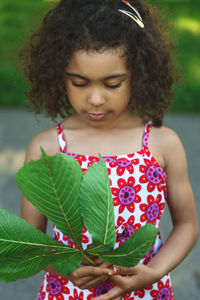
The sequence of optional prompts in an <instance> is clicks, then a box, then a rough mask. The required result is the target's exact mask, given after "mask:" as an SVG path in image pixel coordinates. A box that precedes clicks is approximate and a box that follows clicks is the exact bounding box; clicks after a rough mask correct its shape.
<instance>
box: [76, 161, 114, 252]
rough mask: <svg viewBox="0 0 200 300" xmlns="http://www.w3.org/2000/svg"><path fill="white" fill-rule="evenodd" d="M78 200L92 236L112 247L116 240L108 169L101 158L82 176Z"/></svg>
mask: <svg viewBox="0 0 200 300" xmlns="http://www.w3.org/2000/svg"><path fill="white" fill-rule="evenodd" d="M79 202H80V205H81V214H82V218H83V222H84V224H85V226H86V227H87V229H88V231H89V232H90V234H91V236H92V238H93V239H94V240H96V241H99V242H100V243H102V244H104V245H106V246H108V247H110V248H112V247H113V246H114V244H115V242H116V232H115V225H114V208H113V200H112V194H111V189H110V182H109V178H108V171H107V168H106V165H105V162H104V160H103V159H102V158H100V161H99V163H98V164H93V165H92V166H91V167H89V168H88V170H87V171H86V173H85V175H84V176H83V180H82V183H81V189H80V194H79Z"/></svg>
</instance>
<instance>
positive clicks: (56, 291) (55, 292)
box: [47, 273, 69, 300]
mask: <svg viewBox="0 0 200 300" xmlns="http://www.w3.org/2000/svg"><path fill="white" fill-rule="evenodd" d="M67 283H68V280H67V279H65V278H62V277H59V276H56V275H52V274H50V273H48V274H47V292H49V295H48V300H54V299H56V300H64V299H65V298H64V296H63V294H69V289H68V287H66V286H65V284H67Z"/></svg>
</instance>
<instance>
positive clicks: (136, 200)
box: [37, 122, 173, 300]
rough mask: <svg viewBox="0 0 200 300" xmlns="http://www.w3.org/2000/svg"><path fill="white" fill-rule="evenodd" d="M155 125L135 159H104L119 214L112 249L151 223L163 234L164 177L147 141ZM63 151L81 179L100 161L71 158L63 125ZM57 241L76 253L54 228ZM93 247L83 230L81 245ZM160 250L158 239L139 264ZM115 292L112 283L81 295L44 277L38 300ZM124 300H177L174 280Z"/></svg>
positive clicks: (70, 285)
mask: <svg viewBox="0 0 200 300" xmlns="http://www.w3.org/2000/svg"><path fill="white" fill-rule="evenodd" d="M150 130H151V123H150V122H148V123H147V124H146V126H145V129H144V134H143V141H142V149H141V150H140V151H137V152H135V153H132V154H128V155H127V154H126V155H116V156H104V157H103V158H104V161H105V162H106V166H107V170H108V174H109V179H110V186H111V191H112V196H113V206H114V214H115V228H116V236H117V238H116V244H115V247H114V248H117V247H119V246H120V245H121V244H122V243H124V242H125V241H126V240H127V239H128V238H129V237H130V236H131V235H132V234H134V232H136V231H137V230H138V229H139V228H140V227H141V226H144V225H145V224H147V223H149V222H151V223H152V224H153V225H154V226H156V228H159V222H160V218H161V216H162V214H163V211H164V207H165V199H166V196H167V191H166V174H165V172H164V170H163V169H162V168H161V167H160V166H159V164H158V163H157V161H156V160H155V158H154V157H153V155H152V154H151V152H150V151H149V148H148V139H149V134H150ZM57 132H58V140H59V145H60V151H61V152H63V153H66V155H70V156H72V157H74V159H76V160H77V161H78V162H79V164H80V165H81V168H82V170H83V173H84V172H85V171H86V170H87V169H88V167H89V166H90V165H91V164H93V163H96V162H98V161H99V158H98V157H97V156H89V155H80V154H75V153H69V152H67V149H66V141H65V137H64V133H63V128H62V123H58V124H57ZM53 234H54V238H55V239H56V240H57V241H59V242H61V243H64V244H66V245H69V246H71V247H75V245H74V243H73V241H72V240H71V239H70V238H68V237H67V236H65V235H63V234H62V232H60V231H59V230H58V229H57V228H56V226H53ZM91 243H92V238H91V236H90V234H89V232H88V231H87V229H86V228H85V227H84V228H83V232H82V245H83V248H84V249H86V248H87V247H88V246H89V245H90V244H91ZM161 246H162V243H161V237H160V233H159V232H158V234H157V238H156V241H155V243H154V245H153V247H152V248H151V250H150V251H149V252H148V253H147V254H146V255H145V256H144V257H143V259H142V260H141V261H140V262H141V263H143V264H147V263H148V261H149V260H150V259H151V258H152V256H153V255H155V254H156V253H157V251H158V250H159V248H160V247H161ZM113 287H114V284H113V283H112V282H110V281H108V280H107V281H105V282H103V283H102V284H100V285H98V286H97V287H94V288H92V289H85V290H81V289H79V288H78V287H77V286H76V285H74V284H73V283H72V282H71V281H70V280H67V279H65V278H62V277H59V276H56V275H53V274H50V273H48V272H47V273H46V274H45V275H44V279H43V283H42V286H41V288H40V292H39V295H38V298H37V299H38V300H44V299H45V300H65V299H69V300H78V299H80V300H90V299H91V298H93V297H95V296H99V295H101V294H105V293H106V292H108V291H109V290H110V289H112V288H113ZM123 299H124V300H140V299H145V300H151V299H152V300H173V293H172V289H171V282H170V276H169V274H167V275H166V276H164V277H163V278H162V279H161V280H159V281H158V282H156V283H154V284H152V285H150V286H147V287H145V288H143V289H140V290H134V291H133V292H131V293H128V294H127V295H125V296H124V297H123Z"/></svg>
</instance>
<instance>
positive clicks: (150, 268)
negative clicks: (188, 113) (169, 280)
mask: <svg viewBox="0 0 200 300" xmlns="http://www.w3.org/2000/svg"><path fill="white" fill-rule="evenodd" d="M163 134H167V138H166V141H165V143H164V145H163V146H164V159H165V162H166V169H165V170H166V174H167V188H168V199H167V202H168V206H169V209H170V213H171V217H172V222H173V229H172V232H171V233H170V235H169V237H168V239H167V240H166V242H165V243H164V245H163V246H162V247H161V248H160V250H159V251H158V253H157V254H156V255H155V256H154V257H153V258H152V259H151V260H150V261H149V263H148V264H147V265H142V264H139V265H137V266H136V267H133V268H122V267H117V266H116V274H120V275H114V276H112V277H111V279H112V281H113V282H114V283H115V284H116V285H117V286H116V287H115V288H113V289H112V290H111V291H110V292H109V293H107V294H106V295H102V296H100V297H98V298H97V299H98V300H107V299H109V300H112V299H114V298H115V297H117V296H119V295H124V294H126V293H128V292H130V291H133V290H137V289H142V288H144V287H145V286H148V285H151V284H153V283H154V282H157V281H159V280H160V279H161V278H162V277H163V276H164V275H165V274H167V273H168V272H170V271H171V270H173V269H174V268H175V267H176V266H177V265H178V264H180V262H181V261H182V260H183V259H184V258H185V257H186V256H187V254H188V253H189V252H190V251H191V249H192V248H193V246H194V245H195V243H196V241H197V239H198V219H197V213H196V208H195V200H194V196H193V192H192V189H191V185H190V182H189V179H188V171H187V161H186V155H185V151H184V149H183V146H182V143H181V142H180V139H179V138H178V136H177V135H176V134H175V133H174V132H173V131H172V130H170V129H167V128H165V129H164V132H163ZM121 275H129V277H127V276H121Z"/></svg>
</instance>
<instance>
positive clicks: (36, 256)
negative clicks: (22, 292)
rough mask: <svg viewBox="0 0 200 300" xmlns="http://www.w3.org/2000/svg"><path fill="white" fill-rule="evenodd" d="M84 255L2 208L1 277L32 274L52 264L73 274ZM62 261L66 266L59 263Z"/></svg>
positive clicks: (11, 278) (10, 277)
mask: <svg viewBox="0 0 200 300" xmlns="http://www.w3.org/2000/svg"><path fill="white" fill-rule="evenodd" d="M81 257H82V254H81V252H80V251H79V250H78V249H74V248H70V247H68V246H65V245H64V244H61V243H59V242H57V241H55V240H54V239H52V238H51V237H49V236H48V235H46V234H44V233H43V232H41V231H39V230H38V229H36V228H35V227H34V226H32V225H30V224H28V223H27V222H26V221H25V220H23V219H21V218H20V217H17V216H16V215H13V214H10V213H8V212H7V211H5V210H3V209H0V280H3V281H13V280H17V279H19V278H26V277H30V276H32V275H34V274H36V273H38V272H40V271H41V270H42V269H43V268H45V267H46V266H47V265H49V264H52V265H56V266H58V269H59V270H61V271H62V272H63V273H70V272H71V270H72V269H73V270H75V269H76V268H77V267H78V264H79V265H80V263H81ZM77 258H78V260H77ZM55 260H56V264H55ZM65 261H68V264H67V263H65ZM61 263H62V264H63V267H61V266H59V264H61Z"/></svg>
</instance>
